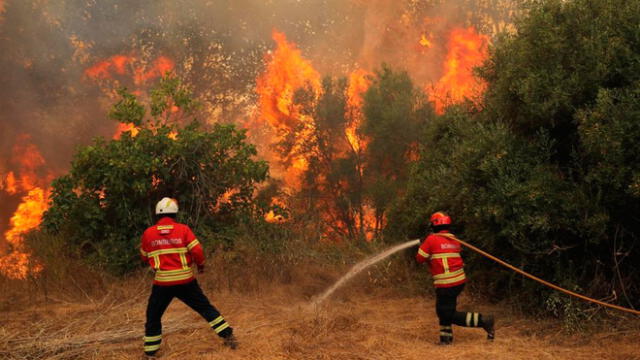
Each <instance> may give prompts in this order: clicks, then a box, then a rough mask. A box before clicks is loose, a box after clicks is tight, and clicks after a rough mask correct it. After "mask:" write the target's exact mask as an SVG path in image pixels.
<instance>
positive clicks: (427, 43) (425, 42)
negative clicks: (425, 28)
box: [419, 34, 433, 48]
mask: <svg viewBox="0 0 640 360" xmlns="http://www.w3.org/2000/svg"><path fill="white" fill-rule="evenodd" d="M419 43H420V45H422V46H424V47H426V48H430V47H431V46H433V44H431V41H430V40H429V39H428V38H427V35H425V34H422V36H420V41H419Z"/></svg>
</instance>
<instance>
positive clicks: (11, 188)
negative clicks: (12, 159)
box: [3, 171, 18, 195]
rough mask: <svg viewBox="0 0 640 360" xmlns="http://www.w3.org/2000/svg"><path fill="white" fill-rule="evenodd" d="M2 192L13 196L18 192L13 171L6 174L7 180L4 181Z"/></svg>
mask: <svg viewBox="0 0 640 360" xmlns="http://www.w3.org/2000/svg"><path fill="white" fill-rule="evenodd" d="M3 190H4V191H6V192H8V193H9V194H11V195H14V194H15V193H17V192H18V184H17V182H16V176H15V175H14V174H13V171H9V173H8V174H7V178H6V179H5V181H4V186H3Z"/></svg>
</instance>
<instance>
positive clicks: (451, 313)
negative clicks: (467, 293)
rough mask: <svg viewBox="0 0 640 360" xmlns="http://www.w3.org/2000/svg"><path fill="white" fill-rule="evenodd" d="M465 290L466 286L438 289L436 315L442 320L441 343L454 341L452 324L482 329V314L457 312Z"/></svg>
mask: <svg viewBox="0 0 640 360" xmlns="http://www.w3.org/2000/svg"><path fill="white" fill-rule="evenodd" d="M462 289H464V284H460V285H457V286H452V287H446V288H436V314H438V319H439V320H440V341H441V342H444V343H450V342H451V341H453V330H452V328H451V325H452V324H455V325H458V326H468V327H482V326H483V325H484V324H483V322H482V314H479V313H473V312H460V311H456V306H457V303H458V295H460V293H461V292H462Z"/></svg>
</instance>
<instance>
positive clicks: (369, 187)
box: [362, 64, 432, 229]
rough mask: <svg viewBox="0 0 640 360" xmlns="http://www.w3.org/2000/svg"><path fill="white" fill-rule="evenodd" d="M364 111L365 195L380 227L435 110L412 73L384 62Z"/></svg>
mask: <svg viewBox="0 0 640 360" xmlns="http://www.w3.org/2000/svg"><path fill="white" fill-rule="evenodd" d="M363 112H364V116H365V122H364V124H363V126H362V133H363V134H364V135H366V136H367V137H368V139H369V142H368V144H367V148H366V151H365V155H364V156H365V163H366V167H365V170H364V182H365V187H366V197H367V199H368V201H370V202H371V204H372V206H373V207H374V208H375V211H376V223H377V227H376V228H377V229H380V228H381V226H382V225H383V224H382V221H383V218H384V214H385V212H386V211H387V210H388V208H389V207H390V205H391V203H392V202H393V201H394V199H395V198H396V197H397V196H398V195H399V194H400V192H401V191H402V190H403V189H404V188H405V184H406V180H407V174H408V169H409V164H410V160H411V155H412V152H413V153H414V155H415V152H416V149H417V143H418V138H419V133H420V131H419V129H420V126H421V125H422V124H424V122H425V121H426V120H427V118H428V117H429V116H430V115H431V114H432V112H431V111H430V107H428V106H426V105H425V101H424V95H423V92H422V91H421V90H418V89H416V88H415V87H414V86H413V82H412V81H411V79H410V78H409V75H408V74H407V73H406V72H404V71H394V70H392V69H391V68H390V67H389V66H387V65H385V64H383V66H382V68H381V69H380V70H378V71H377V72H376V74H375V77H374V79H373V83H372V85H371V86H370V87H369V89H368V90H367V92H366V93H365V96H364V107H363Z"/></svg>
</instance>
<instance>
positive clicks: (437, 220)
mask: <svg viewBox="0 0 640 360" xmlns="http://www.w3.org/2000/svg"><path fill="white" fill-rule="evenodd" d="M429 221H430V222H431V226H440V225H451V218H450V217H449V215H447V214H445V213H443V212H440V211H438V212H437V213H434V214H433V215H431V218H430V219H429Z"/></svg>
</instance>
